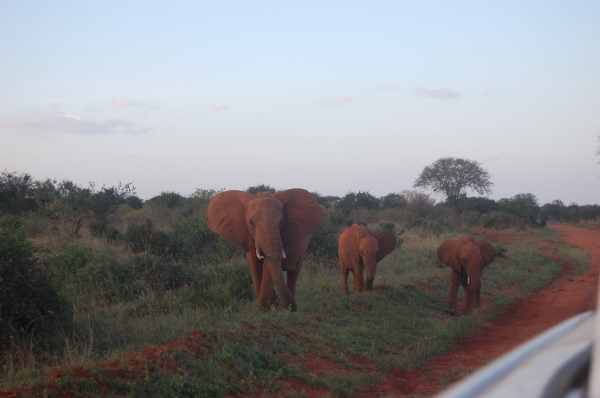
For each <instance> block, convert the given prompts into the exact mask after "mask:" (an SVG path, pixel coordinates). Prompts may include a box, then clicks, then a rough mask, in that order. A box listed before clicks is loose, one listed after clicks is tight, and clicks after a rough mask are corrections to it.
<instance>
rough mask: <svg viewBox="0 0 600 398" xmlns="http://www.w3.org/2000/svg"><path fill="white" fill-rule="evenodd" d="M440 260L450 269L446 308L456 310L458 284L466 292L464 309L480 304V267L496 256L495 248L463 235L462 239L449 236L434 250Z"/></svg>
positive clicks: (481, 268) (481, 269)
mask: <svg viewBox="0 0 600 398" xmlns="http://www.w3.org/2000/svg"><path fill="white" fill-rule="evenodd" d="M437 255H438V257H439V259H440V261H441V262H442V263H444V264H446V265H448V266H449V267H450V268H452V276H451V278H452V279H451V281H450V282H451V283H450V299H449V303H448V307H450V309H452V310H454V311H456V294H457V292H458V283H459V282H460V284H461V285H462V286H463V288H464V290H465V295H466V309H467V311H469V310H470V309H471V308H472V307H475V308H477V307H479V306H480V289H481V286H482V283H483V281H482V274H483V268H484V267H486V266H487V265H489V264H490V263H491V262H492V261H494V259H495V258H496V250H495V249H494V247H493V246H492V245H490V244H489V243H488V242H486V241H483V240H479V239H473V238H472V237H471V236H470V235H465V236H463V237H462V238H461V239H458V240H456V239H448V240H446V241H445V242H444V243H442V244H441V245H440V247H439V248H438V249H437Z"/></svg>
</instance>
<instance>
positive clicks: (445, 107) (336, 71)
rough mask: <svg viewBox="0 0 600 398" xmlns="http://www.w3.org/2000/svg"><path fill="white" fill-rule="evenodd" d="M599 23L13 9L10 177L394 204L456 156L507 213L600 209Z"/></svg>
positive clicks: (3, 101)
mask: <svg viewBox="0 0 600 398" xmlns="http://www.w3.org/2000/svg"><path fill="white" fill-rule="evenodd" d="M598 21H600V2H599V1H579V0H568V1H542V0H535V1H534V0H519V1H517V0H514V1H511V0H502V1H492V0H490V1H485V0H479V1H453V0H445V1H433V0H431V1H428V0H419V1H416V0H415V1H411V0H405V1H402V0H397V1H383V0H369V1H334V0H320V1H311V0H303V1H295V0H278V1H274V0H273V1H253V0H245V1H228V0H224V1H177V0H173V1H150V0H148V1H134V0H120V1H111V0H80V1H52V0H39V1H29V0H13V1H7V0H0V171H7V172H19V173H29V174H31V175H32V176H33V177H34V178H35V179H45V178H53V179H58V180H63V179H70V180H72V181H74V182H76V183H78V184H81V185H84V186H87V184H88V182H90V181H93V182H95V183H96V186H101V185H102V184H105V185H107V186H114V185H117V184H119V182H122V183H129V182H133V185H134V186H135V187H136V189H137V194H138V195H139V196H140V197H141V198H143V199H149V198H151V197H153V196H155V195H158V194H160V192H162V191H175V192H178V193H180V194H182V195H189V194H191V193H193V192H194V191H195V190H196V189H197V188H204V189H241V190H244V189H246V188H248V187H249V186H254V185H259V184H268V185H270V186H272V187H275V188H277V189H288V188H305V189H307V190H309V191H311V192H319V193H320V194H322V195H336V196H343V195H345V194H346V193H348V192H350V191H352V192H357V191H368V192H370V193H371V194H373V195H375V196H384V195H386V194H388V193H391V192H400V191H402V190H405V189H412V185H413V183H414V181H415V179H416V178H417V177H418V175H419V173H420V172H421V171H422V170H423V168H424V167H425V166H427V165H430V164H431V163H433V162H434V161H436V160H437V159H439V158H442V157H459V158H465V159H470V160H474V161H477V162H479V163H480V164H481V166H482V167H483V168H484V169H485V170H487V171H488V172H489V173H490V174H491V180H492V182H493V183H494V186H493V187H492V191H493V193H492V194H491V195H490V197H491V198H493V199H500V198H508V197H511V196H514V195H516V194H519V193H532V194H534V195H535V196H536V197H537V198H538V201H539V202H540V204H544V203H548V202H550V201H552V200H555V199H559V200H562V201H563V202H565V204H569V203H572V202H575V203H578V204H581V205H583V204H594V203H599V199H598V193H600V164H599V163H598V161H599V160H600V156H597V155H596V151H597V149H598V145H599V141H598V137H599V134H600V23H599V22H598ZM469 195H475V196H477V194H476V193H474V192H469ZM436 197H437V199H438V200H442V199H443V197H442V196H436Z"/></svg>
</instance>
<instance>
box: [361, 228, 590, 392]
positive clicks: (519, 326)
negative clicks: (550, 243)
mask: <svg viewBox="0 0 600 398" xmlns="http://www.w3.org/2000/svg"><path fill="white" fill-rule="evenodd" d="M548 227H550V228H552V229H554V230H556V231H557V232H560V233H562V234H563V235H562V239H563V240H564V241H566V242H568V243H571V244H574V245H577V247H580V248H582V249H585V250H587V251H588V252H590V253H591V254H592V266H591V267H590V269H589V271H588V272H586V273H585V274H583V275H581V276H579V277H576V278H575V279H573V280H572V281H568V280H566V279H562V278H560V279H558V280H557V281H556V282H553V283H551V284H549V285H548V286H546V287H544V288H543V289H542V290H541V291H538V292H536V293H533V294H531V295H530V296H529V297H528V298H527V300H525V301H523V302H521V303H519V304H517V305H516V306H514V307H513V308H512V309H511V310H509V311H508V312H506V313H505V314H504V315H503V316H502V317H501V318H498V319H496V320H495V321H493V322H490V323H489V324H488V325H486V326H484V327H482V328H481V329H480V330H479V331H478V332H477V333H476V334H475V335H471V336H468V337H466V338H464V339H462V340H461V341H460V342H459V346H458V347H457V348H455V349H453V350H451V351H449V352H448V353H446V354H444V355H442V356H439V357H437V358H434V359H433V360H432V361H431V362H429V363H428V366H427V368H428V369H431V370H428V371H401V370H397V371H392V372H390V373H388V374H387V376H386V381H385V383H384V385H383V386H381V387H376V388H374V389H373V390H372V391H370V392H369V393H368V395H369V396H394V397H402V396H411V395H417V394H418V395H425V396H426V395H433V394H436V393H437V392H439V391H440V390H441V383H440V380H442V379H444V378H445V379H456V378H458V376H461V375H465V374H467V373H468V371H469V369H470V368H472V369H474V370H476V369H478V368H480V367H482V366H483V365H484V364H485V363H487V362H490V361H492V360H493V359H495V358H497V357H499V356H501V355H502V354H504V353H506V352H508V351H509V350H511V349H512V348H514V347H516V346H517V345H519V344H521V343H523V342H524V341H526V340H528V339H530V338H532V337H534V336H536V335H537V334H539V333H541V332H543V331H544V330H546V329H548V328H550V327H552V326H554V325H556V324H558V323H560V322H562V321H564V320H565V319H568V318H570V317H571V316H574V315H577V314H579V313H581V312H585V311H589V310H593V309H595V308H596V302H597V293H598V271H599V266H600V231H595V230H589V229H581V228H577V227H573V226H568V225H562V224H551V225H548ZM448 385H451V383H448ZM372 394H373V395H372ZM365 395H367V394H365Z"/></svg>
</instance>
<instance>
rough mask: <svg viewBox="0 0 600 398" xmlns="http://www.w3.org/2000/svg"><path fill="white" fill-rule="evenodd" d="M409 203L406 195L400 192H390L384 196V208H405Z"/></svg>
mask: <svg viewBox="0 0 600 398" xmlns="http://www.w3.org/2000/svg"><path fill="white" fill-rule="evenodd" d="M407 204H408V200H407V199H406V197H405V196H404V195H402V194H400V193H389V194H387V195H386V196H384V197H383V208H384V209H391V208H400V209H402V208H404V207H406V205H407Z"/></svg>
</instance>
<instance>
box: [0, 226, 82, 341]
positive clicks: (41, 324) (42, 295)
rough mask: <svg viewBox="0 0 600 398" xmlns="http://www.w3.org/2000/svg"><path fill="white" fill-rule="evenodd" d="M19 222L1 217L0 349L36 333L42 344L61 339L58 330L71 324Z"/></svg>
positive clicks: (66, 303) (66, 306)
mask: <svg viewBox="0 0 600 398" xmlns="http://www.w3.org/2000/svg"><path fill="white" fill-rule="evenodd" d="M21 226H22V222H21V220H20V219H18V218H15V217H9V218H7V219H5V220H4V222H3V225H2V231H1V232H0V349H6V348H7V347H8V346H9V345H10V343H11V338H14V337H17V336H19V335H27V336H35V337H36V338H38V339H39V340H40V343H41V346H42V347H43V346H45V345H55V344H57V343H60V342H61V341H62V338H61V337H59V336H58V335H57V332H58V331H59V330H68V329H69V328H70V327H71V325H72V307H71V304H70V303H69V301H68V300H67V299H66V298H65V297H63V296H61V295H60V294H59V293H58V291H57V289H56V288H55V286H54V285H53V283H52V281H51V279H50V278H49V275H48V273H47V272H46V271H45V270H44V269H43V268H42V267H41V266H40V265H39V264H38V261H37V258H35V256H34V254H35V247H34V246H33V245H32V244H31V243H30V242H28V241H27V240H26V239H25V234H24V232H23V230H22V228H21Z"/></svg>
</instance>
